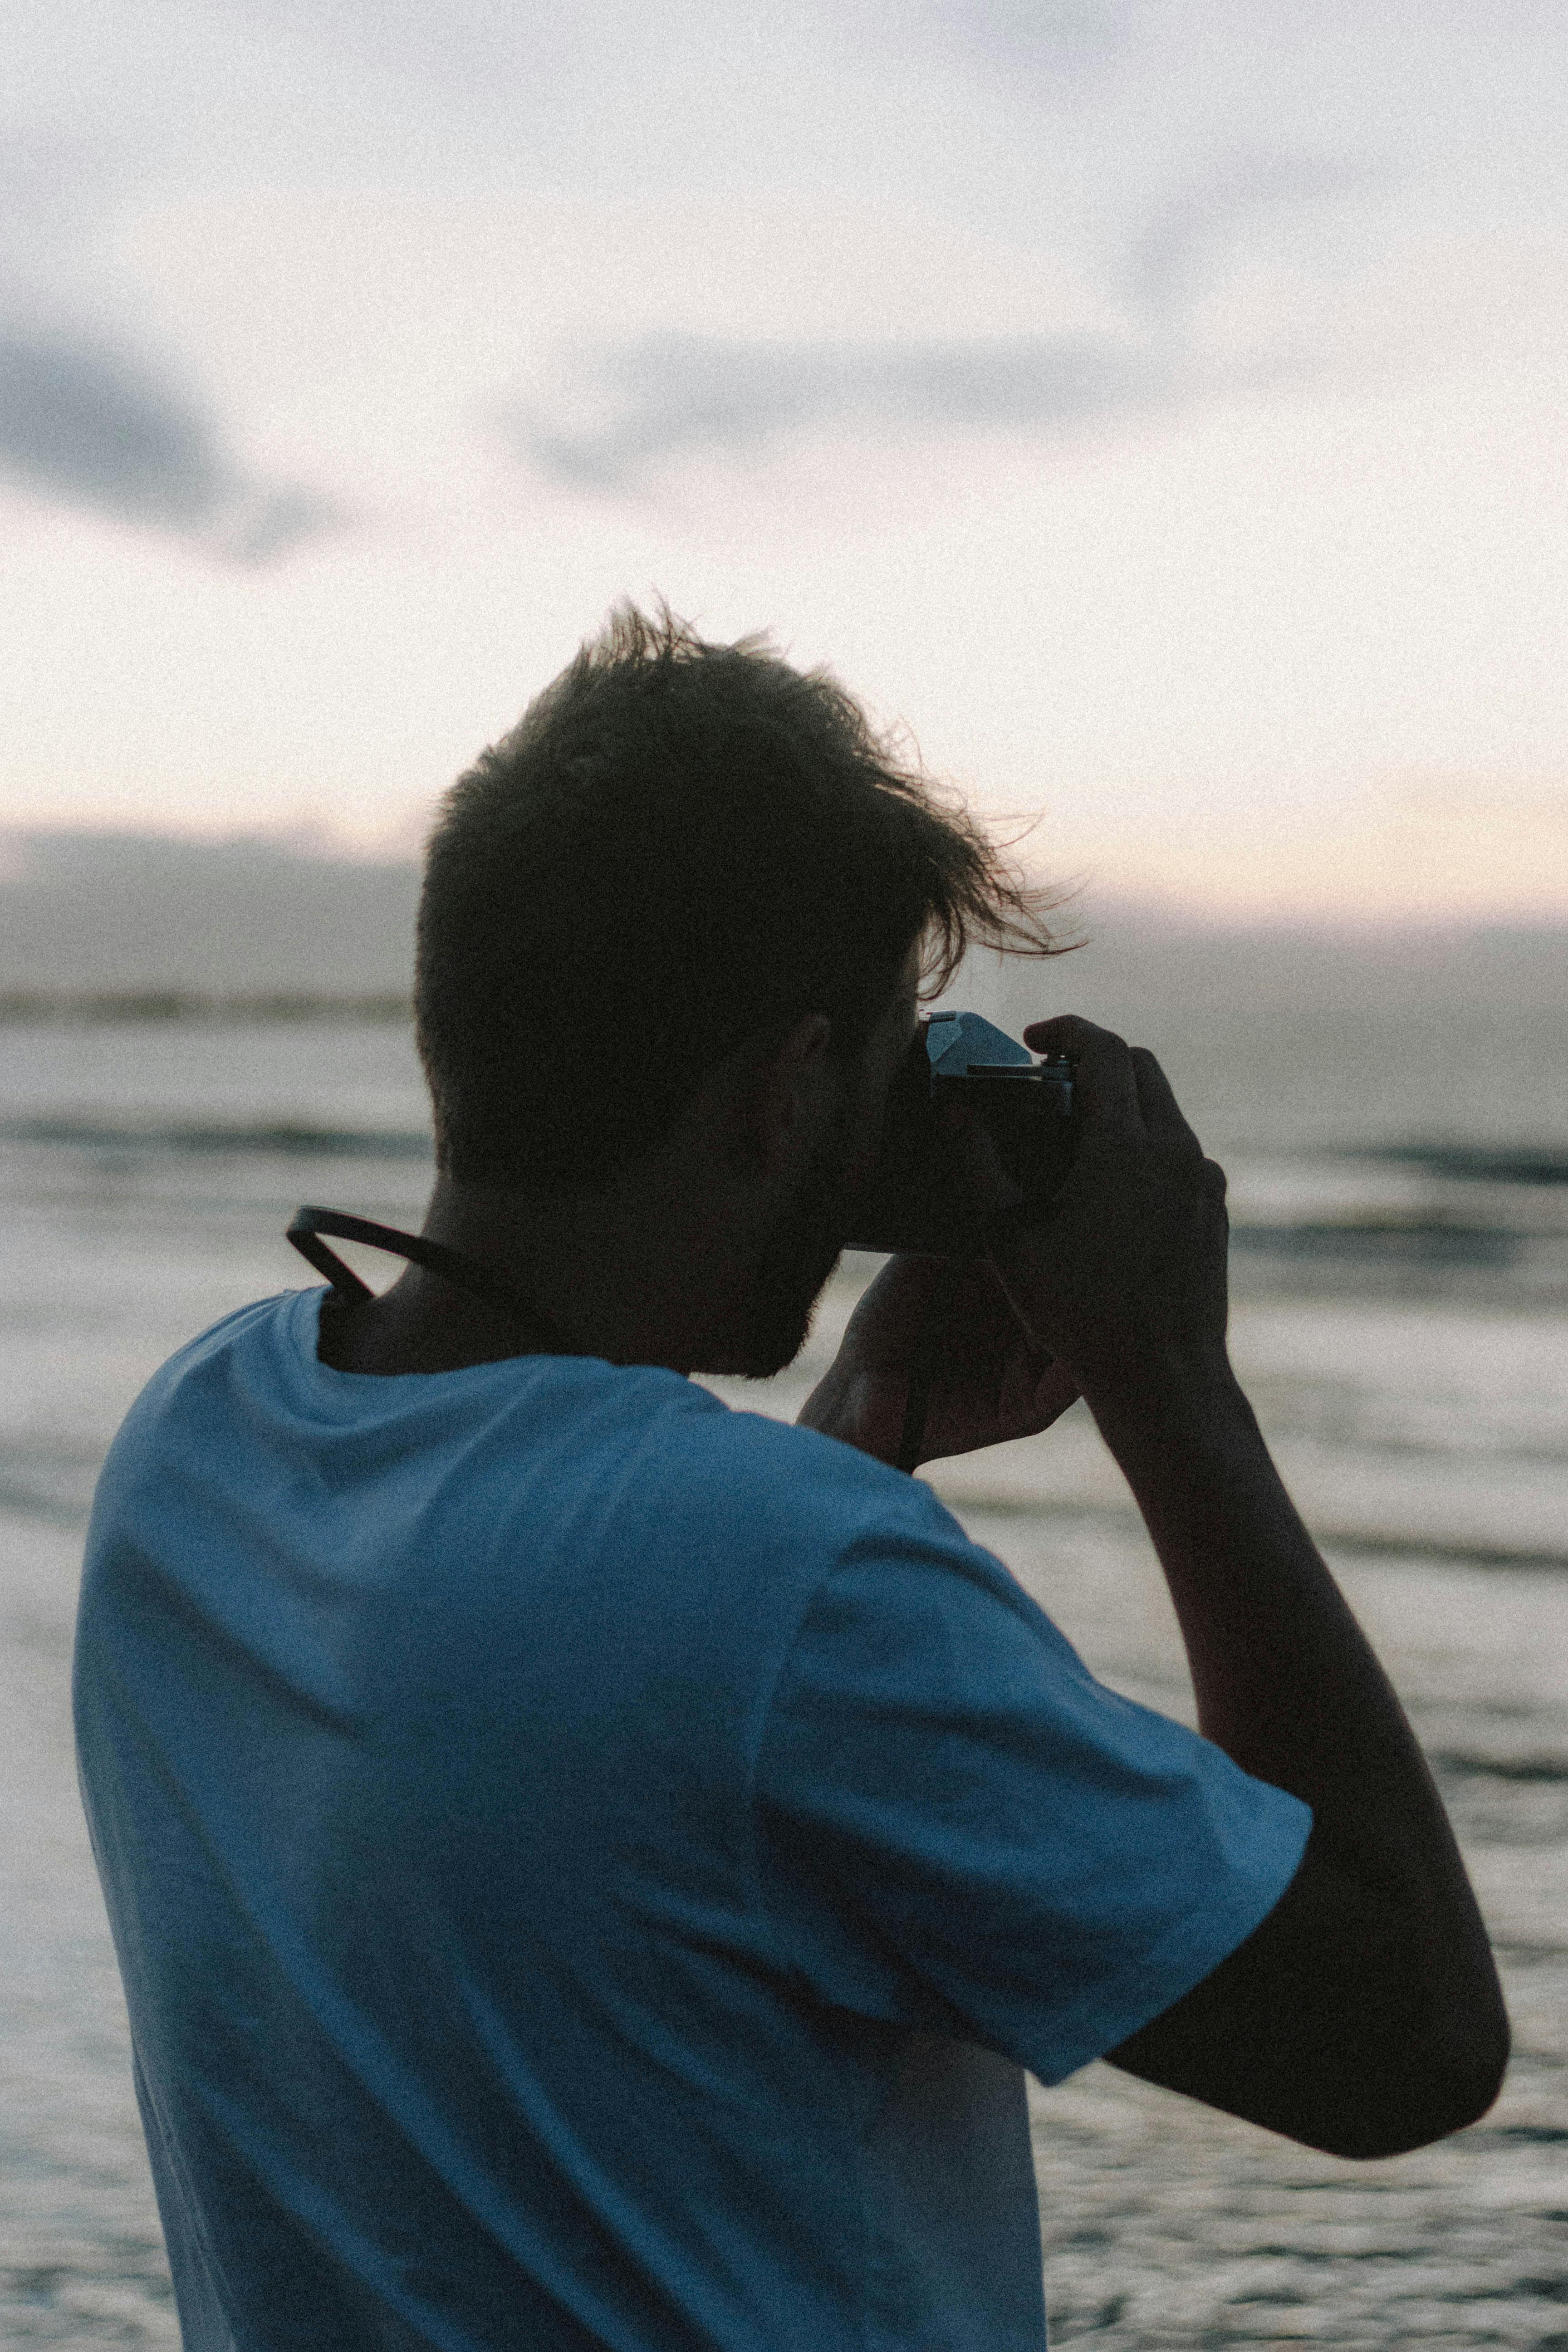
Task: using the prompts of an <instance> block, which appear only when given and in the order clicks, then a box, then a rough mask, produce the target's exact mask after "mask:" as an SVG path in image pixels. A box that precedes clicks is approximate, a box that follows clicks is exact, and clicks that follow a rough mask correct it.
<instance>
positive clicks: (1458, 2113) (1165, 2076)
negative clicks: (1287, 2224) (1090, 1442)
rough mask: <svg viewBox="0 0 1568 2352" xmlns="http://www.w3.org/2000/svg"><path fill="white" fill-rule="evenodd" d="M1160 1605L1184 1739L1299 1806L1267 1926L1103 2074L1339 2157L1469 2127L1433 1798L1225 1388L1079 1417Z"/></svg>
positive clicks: (1117, 1401)
mask: <svg viewBox="0 0 1568 2352" xmlns="http://www.w3.org/2000/svg"><path fill="white" fill-rule="evenodd" d="M1090 1403H1091V1405H1096V1404H1098V1416H1099V1418H1100V1426H1101V1429H1102V1430H1103V1431H1104V1433H1105V1435H1106V1438H1107V1441H1108V1443H1109V1444H1110V1447H1111V1450H1112V1452H1113V1453H1114V1454H1115V1455H1116V1458H1117V1460H1118V1461H1119V1462H1120V1463H1121V1467H1122V1469H1123V1470H1124V1472H1125V1473H1126V1475H1127V1477H1128V1480H1129V1482H1130V1484H1131V1486H1132V1490H1133V1493H1134V1495H1135V1496H1137V1498H1138V1502H1139V1505H1140V1507H1141V1508H1142V1512H1143V1515H1144V1517H1145V1520H1146V1522H1147V1524H1148V1527H1149V1530H1150V1533H1151V1535H1152V1538H1153V1539H1154V1544H1155V1549H1156V1550H1157V1551H1158V1553H1159V1556H1160V1561H1161V1565H1162V1566H1163V1569H1164V1571H1165V1576H1166V1580H1167V1581H1168V1583H1169V1585H1170V1588H1171V1593H1172V1597H1173V1601H1174V1602H1175V1606H1176V1612H1177V1616H1178V1618H1179V1620H1180V1622H1181V1627H1182V1633H1183V1637H1184V1641H1185V1643H1186V1649H1187V1655H1188V1658H1189V1660H1190V1662H1191V1665H1192V1674H1193V1683H1194V1689H1195V1691H1196V1694H1197V1702H1198V1723H1199V1727H1200V1729H1201V1730H1202V1731H1203V1732H1204V1734H1205V1737H1206V1738H1210V1739H1212V1740H1214V1741H1215V1744H1216V1745H1217V1746H1218V1747H1221V1748H1224V1749H1225V1750H1226V1754H1227V1755H1229V1756H1231V1757H1232V1758H1233V1759H1235V1761H1236V1762H1237V1763H1238V1764H1239V1765H1241V1766H1242V1768H1243V1769H1244V1770H1246V1771H1248V1772H1250V1773H1252V1774H1253V1775H1254V1776H1255V1777H1256V1778H1257V1779H1258V1780H1269V1781H1272V1782H1273V1783H1274V1784H1275V1786H1276V1787H1278V1788H1282V1789H1288V1790H1290V1792H1291V1793H1292V1794H1293V1795H1295V1796H1298V1797H1300V1798H1302V1799H1304V1801H1306V1802H1307V1803H1308V1804H1310V1806H1311V1808H1312V1813H1313V1830H1312V1835H1311V1839H1310V1843H1309V1845H1308V1848H1307V1853H1306V1855H1305V1858H1304V1860H1303V1862H1302V1864H1301V1867H1300V1870H1299V1872H1298V1873H1297V1875H1296V1878H1295V1879H1294V1881H1293V1882H1292V1884H1291V1885H1290V1886H1289V1889H1288V1890H1287V1892H1286V1894H1285V1895H1284V1897H1283V1898H1282V1900H1281V1901H1280V1902H1279V1904H1278V1905H1277V1906H1276V1907H1275V1909H1274V1910H1273V1911H1272V1912H1271V1913H1270V1914H1269V1916H1268V1918H1267V1919H1266V1920H1265V1921H1264V1923H1263V1924H1262V1926H1261V1927H1258V1929H1257V1930H1256V1932H1255V1933H1254V1934H1253V1935H1252V1936H1251V1937H1249V1938H1248V1939H1247V1942H1246V1943H1245V1944H1243V1945H1242V1946H1241V1947H1240V1948H1239V1949H1238V1950H1237V1951H1236V1952H1235V1953H1233V1954H1232V1955H1231V1957H1230V1958H1229V1959H1227V1960H1226V1961H1225V1962H1223V1963H1222V1965H1221V1966H1220V1967H1219V1968H1218V1969H1216V1970H1215V1972H1214V1974H1213V1975H1212V1976H1210V1977H1208V1978H1207V1979H1205V1981H1204V1982H1203V1983H1202V1984H1200V1985H1199V1986H1197V1987H1196V1988H1195V1989H1194V1990H1193V1991H1192V1992H1190V1993H1189V1994H1187V1995H1186V1997H1185V1998H1184V2000H1180V2001H1178V2002H1177V2003H1176V2004H1175V2005H1174V2006H1173V2008H1172V2009H1170V2010H1168V2011H1165V2013H1164V2014H1163V2016H1162V2017H1159V2018H1156V2019H1155V2020H1154V2021H1153V2022H1152V2024H1150V2025H1147V2026H1145V2027H1144V2028H1143V2030H1142V2032H1140V2033H1137V2034H1134V2035H1133V2036H1132V2038H1131V2041H1129V2042H1124V2043H1123V2044H1122V2045H1121V2048H1120V2049H1119V2050H1114V2051H1112V2052H1110V2053H1109V2054H1110V2057H1111V2059H1112V2060H1113V2061H1114V2063H1116V2064H1118V2065H1121V2066H1124V2067H1126V2068H1127V2069H1128V2071H1129V2072H1131V2073H1132V2074H1141V2075H1142V2076H1143V2077H1144V2078H1145V2079H1146V2080H1148V2081H1150V2082H1154V2083H1161V2084H1165V2085H1166V2086H1167V2087H1168V2088H1170V2089H1173V2090H1179V2091H1185V2092H1188V2093H1190V2094H1191V2095H1193V2096H1194V2097H1195V2098H1200V2099H1203V2100H1205V2101H1206V2102H1207V2103H1208V2104H1209V2105H1211V2106H1217V2107H1224V2108H1226V2109H1227V2110H1229V2111H1230V2112H1231V2113H1232V2114H1235V2115H1240V2116H1246V2117H1247V2118H1248V2120H1250V2121H1252V2122H1254V2123H1260V2124H1267V2125H1268V2126H1270V2127H1271V2128H1272V2129H1273V2130H1276V2131H1281V2132H1286V2133H1288V2134H1289V2136H1290V2137H1292V2138H1294V2139H1300V2140H1304V2141H1306V2142H1307V2143H1308V2144H1309V2145H1310V2146H1312V2147H1321V2148H1326V2149H1327V2150H1329V2151H1330V2152H1331V2154H1333V2155H1336V2156H1355V2157H1372V2156H1391V2155H1394V2154H1397V2153H1399V2152H1400V2151H1402V2150H1404V2149H1405V2148H1411V2147H1422V2146H1424V2145H1425V2144H1426V2142H1428V2141H1430V2140H1434V2139H1438V2138H1441V2137H1443V2135H1444V2134H1445V2133H1447V2132H1451V2131H1457V2130H1458V2128H1459V2127H1460V2126H1462V2125H1464V2124H1468V2123H1473V2122H1474V2121H1475V2120H1476V2118H1477V2117H1478V2116H1480V2115H1483V2114H1484V2113H1485V2111H1486V2109H1487V2108H1488V2107H1489V2105H1491V2103H1492V2101H1493V2099H1494V2098H1495V2097H1496V2095H1497V2092H1498V2088H1499V2085H1500V2082H1501V2079H1502V2072H1503V2067H1504V2065H1505V2063H1506V2061H1507V2056H1508V2023H1507V2019H1506V2017H1505V2014H1504V2011H1503V2006H1502V1998H1501V1994H1500V1990H1499V1988H1498V1982H1497V1976H1496V1972H1495V1970H1494V1969H1493V1966H1492V1959H1491V1953H1490V1950H1489V1946H1488V1942H1487V1937H1486V1930H1485V1928H1484V1927H1483V1926H1482V1924H1481V1919H1480V1915H1479V1911H1478V1910H1477V1908H1476V1903H1475V1898H1474V1896H1473V1895H1472V1894H1471V1892H1470V1887H1469V1882H1468V1879H1467V1877H1466V1875H1465V1870H1464V1865H1463V1864H1462V1863H1461V1861H1460V1859H1459V1854H1458V1848H1457V1847H1456V1845H1455V1843H1454V1838H1453V1832H1451V1830H1450V1829H1449V1827H1448V1822H1447V1816H1446V1815H1445V1813H1444V1811H1443V1807H1442V1804H1441V1801H1439V1799H1438V1796H1437V1793H1436V1790H1435V1788H1434V1787H1433V1785H1432V1779H1431V1775H1430V1773H1429V1772H1428V1771H1427V1769H1426V1762H1425V1760H1424V1759H1423V1758H1422V1755H1421V1752H1420V1749H1419V1748H1418V1747H1417V1746H1416V1744H1415V1738H1414V1735H1413V1734H1412V1732H1411V1730H1410V1727H1409V1725H1408V1723H1407V1722H1406V1721H1405V1715H1404V1712H1403V1710H1402V1708H1401V1707H1400V1705H1399V1702H1398V1700H1397V1699H1396V1697H1395V1696H1394V1692H1393V1690H1392V1689H1391V1688H1390V1686H1389V1684H1388V1681H1387V1678H1386V1676H1385V1675H1384V1672H1383V1670H1382V1668H1381V1666H1380V1665H1379V1664H1378V1663H1377V1660H1376V1658H1375V1657H1374V1655H1373V1652H1372V1648H1371V1646H1370V1644H1369V1643H1368V1642H1367V1640H1366V1638H1365V1636H1364V1635H1363V1633H1362V1631H1361V1629H1360V1627H1359V1626H1358V1625H1357V1623H1356V1622H1355V1620H1354V1618H1353V1617H1352V1614H1351V1612H1350V1610H1349V1608H1348V1606H1347V1605H1346V1603H1345V1601H1344V1600H1343V1598H1342V1595H1341V1593H1340V1591H1339V1589H1338V1587H1337V1586H1336V1585H1335V1583H1334V1581H1333V1579H1332V1578H1331V1575H1330V1573H1329V1571H1328V1570H1327V1568H1325V1566H1324V1565H1323V1562H1322V1560H1321V1559H1320V1557H1319V1555H1318V1552H1317V1550H1316V1548H1315V1547H1314V1545H1313V1544H1312V1542H1311V1539H1310V1537H1309V1536H1308V1534H1307V1532H1306V1529H1305V1528H1303V1527H1302V1525H1301V1522H1300V1519H1299V1518H1298V1517H1297V1515H1296V1512H1295V1510H1294V1509H1293V1507H1292V1506H1291V1504H1290V1501H1289V1496H1287V1494H1286V1492H1285V1490H1284V1487H1283V1486H1281V1484H1280V1482H1279V1475H1278V1474H1277V1473H1276V1471H1275V1469H1274V1465H1273V1464H1272V1462H1271V1461H1270V1460H1269V1457H1268V1452H1267V1449H1266V1448H1265V1446H1264V1444H1263V1441H1262V1439H1261V1437H1260V1436H1259V1435H1258V1427H1257V1423H1255V1421H1254V1420H1253V1417H1252V1413H1251V1411H1250V1408H1249V1407H1248V1406H1247V1402H1246V1400H1245V1398H1244V1397H1243V1396H1242V1394H1241V1392H1240V1391H1239V1389H1237V1387H1236V1385H1235V1383H1234V1382H1229V1383H1226V1382H1225V1381H1217V1382H1215V1383H1212V1384H1209V1385H1207V1386H1206V1387H1202V1388H1199V1387H1196V1386H1194V1387H1185V1386H1184V1387H1183V1389H1182V1390H1181V1391H1180V1392H1179V1393H1172V1392H1171V1391H1169V1389H1167V1390H1166V1391H1165V1392H1164V1393H1163V1394H1162V1393H1158V1392H1150V1391H1145V1392H1144V1394H1143V1395H1142V1397H1140V1396H1138V1395H1137V1394H1135V1393H1133V1392H1131V1391H1130V1390H1129V1389H1127V1388H1121V1389H1119V1390H1118V1391H1117V1392H1116V1393H1115V1394H1114V1395H1112V1396H1107V1395H1106V1394H1105V1392H1104V1391H1103V1390H1100V1391H1098V1396H1096V1395H1091V1397H1090Z"/></svg>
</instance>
